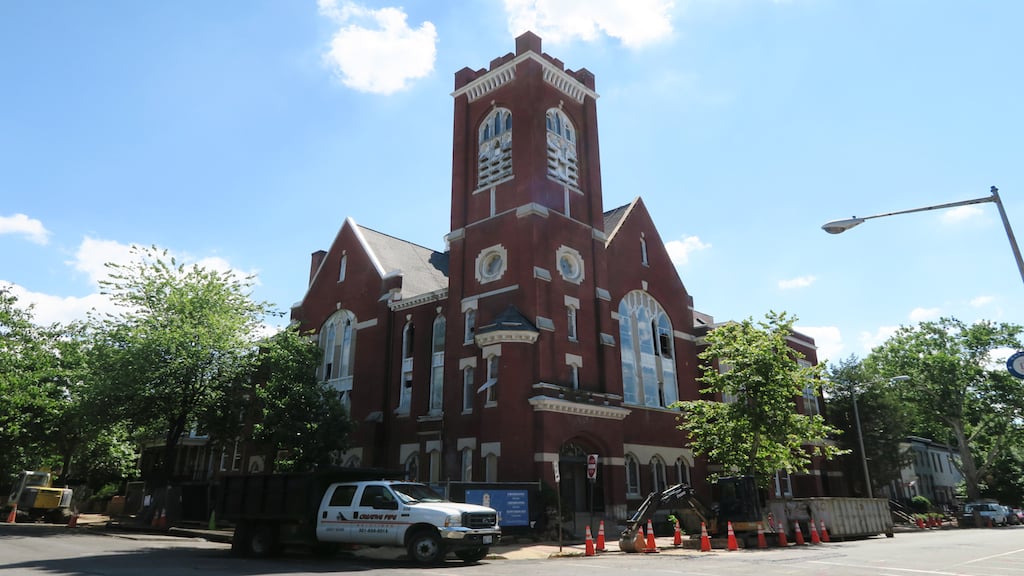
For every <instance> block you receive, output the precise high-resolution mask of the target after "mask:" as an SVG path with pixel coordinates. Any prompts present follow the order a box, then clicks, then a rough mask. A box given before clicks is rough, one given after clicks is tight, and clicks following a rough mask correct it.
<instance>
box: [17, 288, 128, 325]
mask: <svg viewBox="0 0 1024 576" xmlns="http://www.w3.org/2000/svg"><path fill="white" fill-rule="evenodd" d="M0 288H6V289H8V290H10V292H11V294H13V295H14V296H15V297H16V298H17V299H18V307H20V308H23V309H27V308H28V307H29V306H34V308H33V309H32V321H33V322H35V323H36V324H38V325H40V326H48V325H50V324H53V323H55V322H59V323H61V324H67V323H69V322H71V321H73V320H85V318H86V316H87V314H88V312H89V311H90V310H93V309H95V310H96V311H97V312H99V313H101V314H103V313H108V312H109V313H114V312H116V307H115V306H114V304H113V302H111V301H110V298H108V297H106V296H104V295H102V294H100V293H98V292H96V293H93V294H88V295H86V296H83V297H81V298H79V297H76V296H54V295H52V294H43V293H41V292H32V291H29V290H28V289H27V288H25V287H24V286H19V285H18V284H12V283H10V282H6V281H2V280H0Z"/></svg>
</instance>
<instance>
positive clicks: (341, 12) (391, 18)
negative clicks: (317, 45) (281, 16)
mask: <svg viewBox="0 0 1024 576" xmlns="http://www.w3.org/2000/svg"><path fill="white" fill-rule="evenodd" d="M318 6H319V9H320V14H321V15H323V16H326V17H328V18H330V19H331V20H333V21H334V22H335V23H336V24H337V25H338V26H339V29H338V31H337V32H335V33H334V37H333V38H332V39H331V45H330V49H329V50H328V51H327V53H326V54H324V60H325V61H326V62H327V64H328V65H329V66H330V67H331V68H332V69H334V71H335V72H336V73H337V74H338V75H339V76H340V77H341V81H342V83H343V84H345V85H346V86H348V87H349V88H353V89H355V90H359V91H361V92H370V93H373V94H393V93H395V92H398V91H400V90H404V89H406V88H407V87H408V82H409V81H410V80H413V79H416V78H423V77H424V76H427V75H428V74H430V73H431V72H432V71H433V70H434V60H435V58H436V56H437V30H436V29H435V28H434V25H433V24H432V23H430V22H424V23H423V24H422V25H421V26H420V27H419V28H418V29H413V28H410V27H409V24H408V23H407V21H406V18H407V15H406V13H405V12H404V11H403V10H402V9H401V8H381V9H379V10H374V9H371V8H366V7H365V6H362V5H360V4H356V3H354V2H349V1H347V0H340V1H339V0H319V1H318Z"/></svg>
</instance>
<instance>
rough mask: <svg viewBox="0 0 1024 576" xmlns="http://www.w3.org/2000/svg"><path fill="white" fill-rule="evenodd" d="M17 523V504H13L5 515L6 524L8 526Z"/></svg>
mask: <svg viewBox="0 0 1024 576" xmlns="http://www.w3.org/2000/svg"><path fill="white" fill-rule="evenodd" d="M17 521H18V503H17V502H15V503H14V505H13V506H11V511H10V512H8V513H7V523H8V524H14V523H15V522H17Z"/></svg>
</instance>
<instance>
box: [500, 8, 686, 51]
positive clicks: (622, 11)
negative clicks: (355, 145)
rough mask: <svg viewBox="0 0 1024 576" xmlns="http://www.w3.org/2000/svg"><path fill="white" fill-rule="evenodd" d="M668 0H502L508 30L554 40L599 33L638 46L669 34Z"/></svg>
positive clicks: (590, 36)
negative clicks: (527, 32) (528, 32)
mask: <svg viewBox="0 0 1024 576" xmlns="http://www.w3.org/2000/svg"><path fill="white" fill-rule="evenodd" d="M673 6H674V2H672V1H671V0H505V13H506V14H507V15H508V27H509V31H510V32H512V34H513V35H514V36H518V35H520V34H522V33H523V32H526V31H527V30H529V31H531V32H533V33H535V34H537V35H538V36H540V37H541V38H543V39H545V40H550V41H551V42H553V43H556V44H557V43H560V42H568V41H570V40H572V39H574V38H579V39H581V40H584V41H592V40H595V39H596V38H597V37H598V36H599V35H600V34H602V33H603V34H605V35H607V36H609V37H612V38H618V39H619V40H621V41H622V43H623V44H624V45H626V46H628V47H630V48H640V47H642V46H644V45H647V44H651V43H654V42H657V41H659V40H662V39H664V38H666V37H668V36H669V35H671V34H672V20H671V11H672V8H673Z"/></svg>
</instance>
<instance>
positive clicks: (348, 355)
mask: <svg viewBox="0 0 1024 576" xmlns="http://www.w3.org/2000/svg"><path fill="white" fill-rule="evenodd" d="M355 324H356V317H355V314H353V313H352V312H350V311H348V310H339V311H337V312H335V313H334V314H332V315H331V317H330V318H328V319H327V321H326V322H324V325H323V326H322V327H321V328H320V348H321V349H322V350H323V352H324V358H323V364H322V365H321V369H320V374H321V378H322V380H323V381H324V382H326V383H327V384H328V385H330V386H331V387H333V388H334V389H335V390H337V391H338V393H339V397H340V398H342V400H343V401H345V400H347V398H348V397H349V396H350V394H349V393H350V392H351V391H352V375H353V371H354V368H355V366H354V365H355V357H356V356H355V346H356V330H355Z"/></svg>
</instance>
